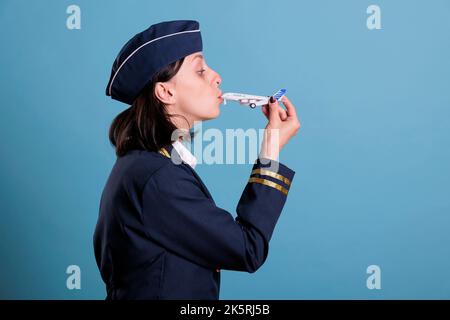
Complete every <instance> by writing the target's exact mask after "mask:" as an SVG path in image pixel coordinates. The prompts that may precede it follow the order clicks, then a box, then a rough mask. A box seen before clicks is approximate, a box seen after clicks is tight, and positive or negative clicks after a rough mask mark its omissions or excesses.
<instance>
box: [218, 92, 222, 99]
mask: <svg viewBox="0 0 450 320" xmlns="http://www.w3.org/2000/svg"><path fill="white" fill-rule="evenodd" d="M217 98H219V99H222V91H220V92H219V95H218V96H217Z"/></svg>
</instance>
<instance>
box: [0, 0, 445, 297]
mask: <svg viewBox="0 0 450 320" xmlns="http://www.w3.org/2000/svg"><path fill="white" fill-rule="evenodd" d="M71 4H76V5H78V6H80V8H81V30H68V29H67V27H66V19H67V17H68V14H67V13H66V8H67V7H68V6H69V5H71ZM371 4H376V5H379V6H380V7H381V19H382V30H372V31H371V30H368V29H367V27H366V19H367V17H368V14H367V13H366V9H367V7H368V6H369V5H371ZM449 17H450V3H449V2H448V1H446V0H433V1H424V0H422V1H419V0H418V1H413V2H411V1H406V0H403V1H400V0H397V1H381V0H378V1H364V0H353V1H350V0H345V1H332V0H329V1H325V0H321V1H260V0H258V1H256V0H255V1H248V0H247V1H237V0H234V1H226V2H225V1H223V2H213V1H206V0H205V1H192V0H191V1H144V0H141V1H137V0H134V1H111V0H108V1H106V0H102V1H100V0H99V1H81V0H78V1H75V2H72V1H23V0H22V1H18V0H14V1H6V0H2V1H1V2H0V39H1V42H2V46H1V47H2V49H1V50H0V88H1V89H0V93H1V117H0V137H1V148H0V152H1V166H0V195H1V201H0V213H1V224H0V238H1V239H0V298H4V299H5V298H6V299H10V298H18V299H52V298H56V299H81V298H82V299H90V298H92V299H103V298H104V297H105V294H106V293H105V289H104V285H103V282H102V281H101V278H100V275H99V272H98V269H97V266H96V264H95V260H94V255H93V245H92V234H93V231H94V227H95V223H96V219H97V214H98V204H99V198H100V194H101V191H102V189H103V186H104V183H105V181H106V179H107V176H108V174H109V171H110V169H111V167H112V165H113V163H114V161H115V156H114V152H113V149H112V147H111V146H110V145H109V142H108V139H107V131H108V128H109V125H110V122H111V120H112V119H113V117H114V116H115V115H116V114H117V113H119V112H120V111H121V110H123V109H124V108H125V105H123V104H121V103H119V102H115V101H113V100H111V99H110V98H108V97H106V96H105V93H104V91H105V87H106V84H107V81H108V78H109V73H110V68H111V65H112V62H113V60H114V58H115V57H116V55H117V53H118V50H119V49H120V48H121V46H122V45H123V44H124V43H125V42H126V41H127V40H128V39H129V38H130V37H131V36H132V35H134V34H135V33H137V32H139V31H141V30H143V29H145V28H147V27H148V26H149V25H150V24H153V23H156V22H160V21H164V20H173V19H196V20H198V21H200V24H201V29H202V36H203V41H204V53H205V56H206V61H207V63H208V64H209V65H210V66H211V67H213V68H214V69H215V70H216V71H217V72H219V73H220V75H221V77H222V79H223V83H222V86H221V87H222V89H223V90H224V91H242V92H250V93H255V94H263V95H268V94H271V93H273V92H274V91H275V90H276V89H278V88H279V87H286V88H287V89H288V96H289V98H290V99H291V100H292V101H293V102H294V104H295V105H296V107H297V111H298V114H299V117H300V120H301V123H302V128H301V129H300V131H299V132H298V134H297V135H296V136H295V137H294V138H293V139H292V140H291V141H290V142H289V143H288V145H287V146H286V147H285V148H284V149H283V151H282V153H281V156H280V160H281V162H283V163H285V164H286V165H288V166H289V167H291V168H292V169H294V170H295V171H296V177H295V180H294V183H293V185H292V188H291V190H290V194H289V197H288V200H287V202H286V205H285V208H284V210H283V213H282V215H281V217H280V219H279V223H278V224H277V227H276V229H275V232H274V236H273V238H272V241H271V248H270V254H269V257H268V259H267V261H266V263H265V264H264V265H263V266H262V267H261V269H259V270H258V272H256V273H255V274H247V273H239V272H232V271H222V284H221V295H220V298H221V299H241V298H242V299H243V298H246V299H259V298H261V299H315V298H323V299H344V298H350V299H380V298H382V299H393V298H400V299H403V298H405V299H410V298H421V299H432V298H437V299H442V298H445V299H448V298H450V277H449V276H448V271H449V270H450V250H449V243H450V232H449V230H450V228H449V227H450V197H449V196H448V185H449V182H450V151H449V142H450V131H449V129H450V90H449V80H450V60H449V57H450V41H449V40H450V32H449V31H450V19H449ZM265 124H266V119H265V118H264V116H263V115H262V113H261V112H260V111H259V110H251V109H250V108H245V107H242V106H240V105H237V104H228V105H226V106H224V107H222V112H221V115H220V117H219V118H217V119H215V120H213V121H208V122H205V123H204V124H203V129H204V130H206V129H208V128H219V129H220V130H225V129H226V128H244V129H247V128H257V129H258V128H264V126H265ZM250 169H251V164H244V165H199V166H198V167H197V172H198V173H199V174H200V176H201V177H202V179H203V180H204V182H205V184H206V185H207V186H208V188H209V190H210V191H211V193H212V195H213V197H214V198H215V201H216V203H217V204H218V205H219V206H220V207H223V208H225V209H227V210H229V211H230V212H232V213H233V214H235V208H236V204H237V202H238V200H239V197H240V195H241V192H242V190H243V188H244V186H245V184H246V182H247V180H248V177H249V174H250ZM71 264H75V265H78V266H80V268H81V290H68V289H67V288H66V278H67V277H68V275H67V274H66V273H65V272H66V268H67V266H68V265H71ZM372 264H375V265H379V266H380V268H381V286H382V289H381V290H369V289H368V288H367V287H366V279H367V277H368V274H366V268H367V267H368V266H369V265H372Z"/></svg>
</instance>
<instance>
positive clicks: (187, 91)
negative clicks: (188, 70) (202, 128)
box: [180, 79, 215, 114]
mask: <svg viewBox="0 0 450 320" xmlns="http://www.w3.org/2000/svg"><path fill="white" fill-rule="evenodd" d="M180 93H181V94H182V101H183V106H184V107H185V109H186V111H188V112H191V113H197V114H201V113H204V112H207V111H208V110H210V109H211V107H213V106H212V105H211V104H212V103H214V101H215V100H214V99H213V98H214V93H212V92H211V88H210V87H209V86H208V85H207V84H206V83H205V81H204V80H203V79H191V81H189V82H188V84H187V85H186V86H184V87H183V88H182V90H181V92H180Z"/></svg>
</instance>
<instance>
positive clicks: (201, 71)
mask: <svg viewBox="0 0 450 320" xmlns="http://www.w3.org/2000/svg"><path fill="white" fill-rule="evenodd" d="M205 71H206V69H202V70H199V71H197V73H198V74H200V75H203V72H205Z"/></svg>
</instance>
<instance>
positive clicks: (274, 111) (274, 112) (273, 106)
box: [269, 97, 281, 122]
mask: <svg viewBox="0 0 450 320" xmlns="http://www.w3.org/2000/svg"><path fill="white" fill-rule="evenodd" d="M279 107H280V106H279V105H278V101H276V100H275V99H274V98H273V97H271V98H270V99H269V121H273V122H279V121H281V118H280V112H279Z"/></svg>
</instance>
